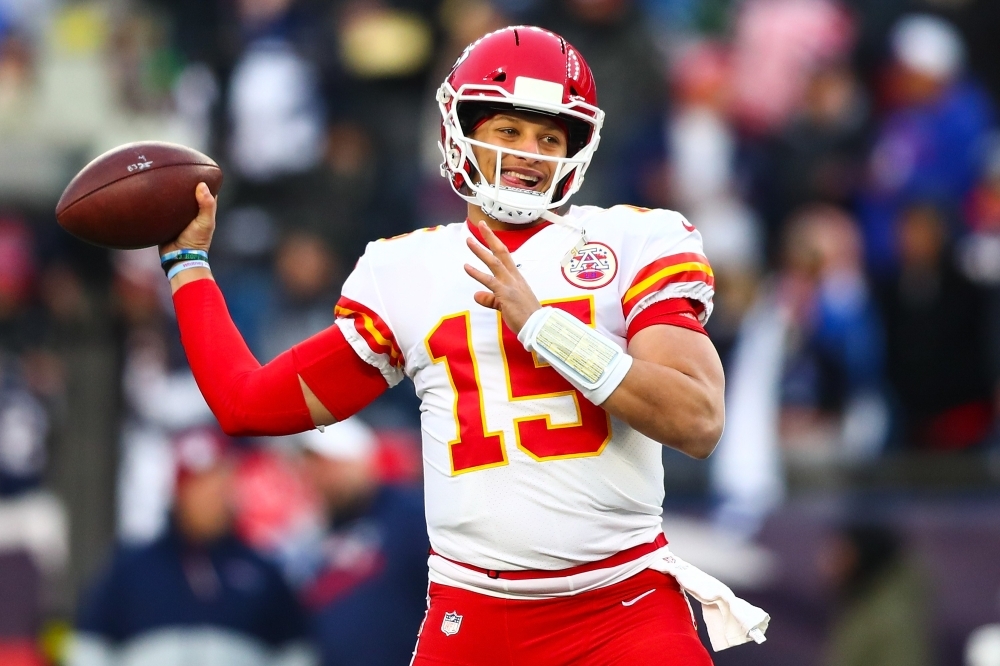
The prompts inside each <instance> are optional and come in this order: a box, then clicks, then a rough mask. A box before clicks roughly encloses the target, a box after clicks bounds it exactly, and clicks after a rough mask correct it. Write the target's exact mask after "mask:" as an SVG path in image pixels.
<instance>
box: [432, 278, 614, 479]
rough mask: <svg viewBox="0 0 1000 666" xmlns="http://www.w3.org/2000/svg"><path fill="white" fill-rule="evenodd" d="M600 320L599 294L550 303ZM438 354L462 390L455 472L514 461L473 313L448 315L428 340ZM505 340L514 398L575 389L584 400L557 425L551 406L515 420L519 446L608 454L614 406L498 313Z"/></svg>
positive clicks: (556, 456) (546, 454)
mask: <svg viewBox="0 0 1000 666" xmlns="http://www.w3.org/2000/svg"><path fill="white" fill-rule="evenodd" d="M544 305H550V306H552V307H556V308H559V309H560V310H564V311H565V312H568V313H569V314H571V315H573V316H574V317H576V318H578V319H579V320H580V321H582V322H583V323H585V324H588V325H590V326H593V325H594V299H593V297H592V296H584V297H581V298H575V299H570V300H563V301H553V302H547V303H544ZM424 343H425V345H426V347H427V351H428V353H429V354H430V357H431V360H432V361H433V362H434V363H443V364H444V366H445V370H446V371H447V373H448V379H449V381H450V382H451V385H452V388H453V389H454V391H455V404H454V407H453V413H454V416H455V421H456V423H457V426H458V427H457V432H458V435H457V437H456V438H455V439H454V440H452V441H451V442H449V443H448V444H449V447H450V449H451V469H452V474H462V473H465V472H472V471H475V470H480V469H486V468H489V467H498V466H501V465H506V464H507V449H506V446H505V443H504V436H503V431H497V432H489V431H487V429H486V417H485V405H484V402H483V390H482V383H481V382H480V378H479V365H478V363H477V362H476V354H475V351H474V350H473V348H472V337H471V326H470V317H469V313H468V312H461V313H458V314H454V315H449V316H447V317H444V318H443V319H441V321H440V322H438V324H437V326H435V327H434V329H433V330H432V331H431V333H430V335H428V336H427V339H426V340H425V341H424ZM497 343H498V344H499V345H500V356H501V358H502V359H503V363H504V371H505V377H506V382H507V399H508V400H509V401H511V402H519V401H523V400H544V399H546V398H558V397H562V396H570V397H571V398H572V399H573V402H574V404H575V406H576V414H577V418H576V420H575V421H574V422H573V423H567V424H560V425H553V424H552V420H551V417H550V415H549V414H548V413H545V412H541V411H539V413H537V414H534V415H532V416H526V417H521V418H517V419H514V434H515V439H516V440H517V447H518V448H519V449H521V450H522V451H524V452H525V453H527V454H528V455H529V456H531V457H532V458H534V459H535V460H538V461H545V460H560V459H565V458H579V457H584V456H596V455H600V453H601V451H603V450H604V447H605V445H607V443H608V441H610V439H611V420H610V417H609V416H608V414H607V412H605V411H604V410H603V409H601V408H600V407H598V406H596V405H594V404H593V403H591V402H589V401H588V400H587V399H586V398H584V397H583V395H581V394H580V392H579V391H577V390H576V389H574V388H573V387H572V386H571V385H570V384H569V382H567V381H566V380H565V379H563V378H562V377H561V376H560V375H559V373H557V372H556V371H555V370H553V369H552V368H551V367H549V365H548V364H547V363H544V362H543V361H541V360H539V359H538V358H536V357H535V356H534V355H533V354H531V353H529V352H527V351H525V350H524V347H522V346H521V343H520V342H518V340H517V336H516V335H514V333H513V332H512V331H511V330H510V329H509V328H507V326H506V325H505V324H504V323H503V319H501V317H500V313H499V312H498V313H497Z"/></svg>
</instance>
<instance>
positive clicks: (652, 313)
mask: <svg viewBox="0 0 1000 666" xmlns="http://www.w3.org/2000/svg"><path fill="white" fill-rule="evenodd" d="M704 309H705V306H704V305H703V304H701V303H699V302H698V301H692V300H691V299H688V298H668V299H667V300H665V301H659V302H657V303H653V304H652V305H650V306H649V307H648V308H646V309H644V310H642V311H641V312H640V313H639V314H637V315H636V316H635V317H633V318H632V323H631V324H629V326H628V332H627V333H626V334H625V338H626V339H627V340H631V339H632V336H634V335H635V334H636V333H638V332H639V331H641V330H642V329H644V328H648V327H650V326H655V325H657V324H666V325H668V326H679V327H680V328H686V329H689V330H692V331H697V332H698V333H701V334H702V335H708V333H707V332H706V331H705V327H704V326H702V325H701V322H700V321H699V320H698V313H699V312H701V311H702V310H704Z"/></svg>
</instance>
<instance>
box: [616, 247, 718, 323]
mask: <svg viewBox="0 0 1000 666" xmlns="http://www.w3.org/2000/svg"><path fill="white" fill-rule="evenodd" d="M683 282H704V283H705V284H707V285H708V286H709V287H714V286H715V274H714V273H713V272H712V267H711V266H710V265H709V263H708V259H706V258H705V257H703V256H702V255H700V254H697V253H694V252H683V253H681V254H674V255H671V256H669V257H662V258H660V259H657V260H656V261H654V262H652V263H650V264H649V265H647V266H646V267H645V268H643V269H642V270H640V271H639V272H638V273H637V274H636V276H635V279H634V280H632V284H631V285H630V286H629V288H628V289H627V290H626V291H625V295H624V296H623V297H622V312H623V313H624V315H625V318H626V319H628V316H629V314H631V312H632V309H633V308H634V307H635V306H636V305H637V304H638V303H639V302H640V301H641V300H642V299H644V298H646V297H647V296H649V295H650V294H654V293H656V292H657V291H660V290H661V289H663V288H664V287H666V286H667V285H670V284H678V283H683Z"/></svg>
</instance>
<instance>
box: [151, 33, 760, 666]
mask: <svg viewBox="0 0 1000 666" xmlns="http://www.w3.org/2000/svg"><path fill="white" fill-rule="evenodd" d="M437 101H438V103H439V106H440V110H441V120H442V125H441V150H442V154H443V159H444V161H443V164H442V173H443V175H444V176H445V177H446V178H448V180H449V181H450V183H451V185H452V187H453V189H454V190H455V192H456V193H457V194H458V196H460V197H462V198H463V199H465V200H466V201H467V202H468V218H467V219H466V220H464V221H461V222H456V223H455V224H450V225H447V226H442V227H436V228H432V229H422V230H419V231H415V232H412V233H410V234H405V235H403V236H400V237H397V238H392V239H386V240H380V241H376V242H374V243H370V244H369V245H368V248H367V250H366V252H365V254H364V256H362V257H361V259H360V260H359V261H358V264H357V266H356V267H355V269H354V271H353V273H351V275H350V277H349V278H348V279H347V281H346V283H345V284H344V287H343V291H342V294H343V296H342V298H341V300H340V302H339V304H338V305H337V308H336V311H335V314H336V322H335V325H333V326H331V327H330V328H329V329H327V330H326V331H323V332H321V333H319V334H317V335H315V336H313V337H312V338H310V339H308V340H306V341H304V342H302V343H300V344H298V345H296V346H295V347H293V348H292V349H290V350H289V351H288V352H286V353H284V354H282V355H281V356H279V357H278V358H276V359H275V360H273V361H271V362H270V363H268V364H266V365H264V366H261V365H260V364H259V363H258V362H257V361H256V360H255V359H254V357H253V356H252V354H251V353H250V352H249V350H248V349H247V347H246V344H245V343H244V342H243V340H242V338H241V336H240V335H239V333H238V331H237V330H236V328H235V327H234V325H233V323H232V320H231V319H230V317H229V314H228V312H227V310H226V306H225V302H224V301H223V299H222V295H221V293H220V291H219V289H218V287H217V286H216V284H215V282H214V281H213V280H212V276H211V271H210V269H209V266H208V254H207V253H208V248H209V245H210V243H211V238H212V232H213V231H214V228H215V200H214V199H213V197H212V196H211V194H210V193H209V191H208V188H207V187H206V186H204V185H199V187H198V189H197V191H196V193H195V196H196V197H197V199H198V203H199V206H200V213H199V215H198V217H197V218H196V219H195V220H194V221H193V222H192V223H191V224H190V225H189V226H188V227H187V229H185V230H184V232H183V233H182V234H181V235H180V236H179V237H178V238H177V239H176V240H175V241H174V242H173V243H170V244H168V245H165V246H163V247H162V248H161V255H162V257H163V262H164V267H165V269H166V270H167V273H168V276H169V278H170V282H171V287H172V290H173V293H174V304H175V308H176V311H177V319H178V324H179V326H180V330H181V338H182V341H183V343H184V347H185V350H186V353H187V356H188V359H189V361H190V364H191V368H192V370H193V372H194V374H195V378H196V379H197V381H198V384H199V386H200V387H201V390H202V392H203V393H204V395H205V398H206V400H207V401H208V403H209V405H210V406H211V407H212V410H213V411H214V413H215V414H216V416H217V417H218V419H219V421H220V423H221V424H222V426H223V428H224V429H225V430H226V431H227V432H229V433H233V434H255V435H277V434H289V433H293V432H298V431H302V430H307V429H310V428H314V427H322V426H323V425H325V424H329V423H333V422H334V421H337V420H341V419H344V418H347V417H348V416H350V415H351V414H353V413H355V412H357V411H358V410H360V409H361V408H363V407H364V406H365V405H366V404H368V403H369V402H371V401H372V400H373V399H374V398H375V397H377V396H378V395H379V394H380V393H381V392H382V391H384V390H385V389H386V388H388V387H391V386H393V385H395V384H396V383H398V382H399V381H400V380H401V379H402V378H403V376H404V375H405V376H408V377H410V378H411V379H412V380H413V383H414V386H415V387H416V392H417V395H418V396H419V397H420V399H421V426H422V428H421V429H422V440H423V466H424V484H425V493H424V494H425V498H426V513H427V526H428V532H429V536H430V543H431V553H430V556H429V560H428V562H429V569H430V588H429V594H428V611H427V615H426V617H425V620H424V623H423V627H422V629H421V631H420V634H419V636H418V637H417V647H416V650H415V652H414V660H413V663H414V664H417V665H432V664H467V665H470V666H471V665H496V666H501V665H503V666H513V665H515V664H529V665H533V664H546V665H549V664H593V665H594V666H598V665H601V666H603V665H606V664H685V665H697V664H710V663H711V659H710V657H709V655H708V652H707V650H706V649H705V648H704V647H703V646H702V644H701V641H700V640H699V637H698V634H697V631H696V627H695V624H694V620H693V614H692V612H691V609H690V606H689V604H688V602H687V599H686V597H685V592H686V593H688V594H690V595H691V596H693V597H695V598H696V599H697V600H699V601H701V602H702V605H703V609H704V617H705V622H706V628H707V630H708V633H709V637H710V639H711V643H712V646H713V647H714V648H715V649H723V648H726V647H729V646H731V645H736V644H739V643H744V642H747V641H748V640H755V641H757V642H760V641H762V640H763V639H764V635H763V632H764V630H765V629H766V628H767V622H768V617H767V614H766V613H764V612H763V611H761V610H760V609H758V608H755V607H753V606H751V605H750V604H747V603H746V602H744V601H742V600H740V599H738V598H736V597H735V596H733V594H732V592H731V591H730V590H729V589H728V588H727V587H725V586H724V585H722V584H721V583H719V582H718V581H716V580H715V579H713V578H710V577H709V576H707V575H705V574H704V573H702V572H700V571H698V570H697V569H695V568H693V567H691V566H690V565H688V564H687V563H685V562H683V561H682V560H679V559H678V558H676V557H675V556H674V555H673V554H672V553H671V552H670V550H669V548H668V546H667V540H666V537H665V536H664V534H663V531H662V524H661V505H662V501H663V466H662V462H661V455H660V454H661V451H660V446H661V445H666V446H670V447H673V448H675V449H678V450H680V451H682V452H684V453H686V454H688V455H691V456H694V457H698V458H704V457H706V456H708V455H709V454H710V453H711V452H712V450H713V448H714V447H715V445H716V442H717V441H718V439H719V437H720V436H721V433H722V428H723V421H724V406H723V389H724V379H723V373H722V366H721V363H720V362H719V357H718V354H717V353H716V350H715V348H714V346H713V345H712V343H711V342H710V340H709V339H708V337H707V336H706V335H705V331H704V328H703V324H704V323H705V321H707V319H708V317H709V315H710V314H711V312H712V295H713V284H714V280H713V277H712V269H711V267H710V266H709V263H708V260H707V259H706V258H705V257H704V256H703V251H702V243H701V236H700V235H699V233H698V232H697V231H696V230H695V228H694V227H693V226H692V225H690V224H689V223H688V222H687V221H686V220H685V219H684V218H683V217H682V216H681V215H679V214H678V213H675V212H670V211H663V210H646V209H640V208H635V207H631V206H615V207H612V208H609V209H603V208H597V207H591V206H582V207H575V206H574V207H569V208H567V202H568V200H569V198H570V197H571V196H572V195H573V193H575V192H576V191H577V190H578V189H579V188H580V185H581V184H582V183H583V179H584V175H585V173H586V171H587V167H588V165H589V164H590V161H591V158H592V156H593V154H594V151H595V150H596V149H597V145H598V142H599V140H600V132H601V126H602V123H603V120H604V114H603V113H602V111H601V110H600V108H599V107H598V106H597V93H596V87H595V84H594V80H593V76H592V74H591V71H590V68H589V67H588V66H587V64H586V62H585V61H584V60H583V57H582V56H581V55H580V53H579V52H578V51H576V50H575V49H574V48H573V47H572V46H571V45H570V44H568V43H566V41H565V40H563V39H562V38H561V37H559V36H558V35H555V34H553V33H551V32H548V31H545V30H542V29H540V28H535V27H526V26H518V27H510V28H505V29H503V30H499V31H497V32H494V33H491V34H488V35H486V36H484V37H483V38H481V39H480V40H478V41H477V42H475V43H473V44H471V45H470V46H469V47H468V48H467V49H466V50H465V52H464V53H463V54H462V56H461V57H460V58H459V60H458V62H457V63H456V64H455V66H454V68H453V69H452V71H451V73H450V74H449V76H448V78H447V79H446V80H445V82H444V83H443V84H442V85H441V87H440V89H439V90H438V93H437ZM557 211H560V212H557ZM373 621H375V619H374V618H373Z"/></svg>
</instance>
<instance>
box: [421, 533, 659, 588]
mask: <svg viewBox="0 0 1000 666" xmlns="http://www.w3.org/2000/svg"><path fill="white" fill-rule="evenodd" d="M666 545H667V537H666V535H664V534H663V533H662V532H661V533H660V534H659V535H658V536H657V537H656V539H655V540H653V541H652V542H650V543H644V544H641V545H638V546H633V547H632V548H628V549H626V550H623V551H621V552H620V553H615V554H614V555H612V556H611V557H606V558H604V559H603V560H597V561H596V562H588V563H587V564H581V565H579V566H576V567H570V568H569V569H557V570H555V571H541V570H527V571H497V570H496V569H483V568H482V567H476V566H473V565H471V564H465V563H464V562H458V561H456V560H453V559H451V558H448V557H445V556H444V555H441V554H440V553H436V552H434V549H433V548H431V550H430V554H431V555H437V556H438V557H440V558H442V559H445V560H448V561H449V562H451V563H452V564H457V565H458V566H460V567H464V568H466V569H470V570H472V571H476V572H479V573H481V574H486V575H487V576H489V577H490V578H501V579H503V580H538V579H540V578H563V577H565V576H573V575H576V574H581V573H586V572H588V571H595V570H597V569H608V568H610V567H617V566H619V565H622V564H627V563H629V562H632V561H633V560H637V559H639V558H640V557H642V556H644V555H648V554H650V553H652V552H653V551H655V550H659V549H660V548H663V547H664V546H666Z"/></svg>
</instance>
